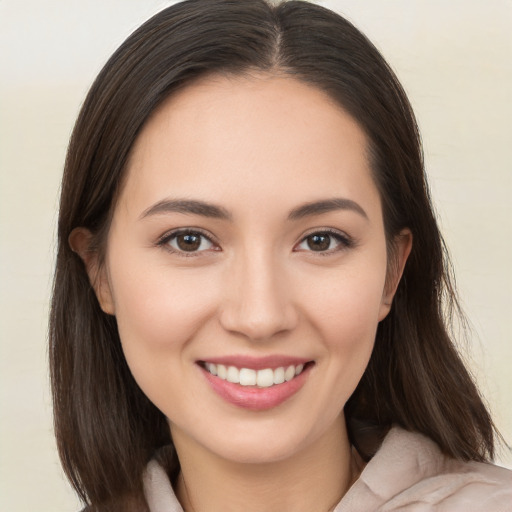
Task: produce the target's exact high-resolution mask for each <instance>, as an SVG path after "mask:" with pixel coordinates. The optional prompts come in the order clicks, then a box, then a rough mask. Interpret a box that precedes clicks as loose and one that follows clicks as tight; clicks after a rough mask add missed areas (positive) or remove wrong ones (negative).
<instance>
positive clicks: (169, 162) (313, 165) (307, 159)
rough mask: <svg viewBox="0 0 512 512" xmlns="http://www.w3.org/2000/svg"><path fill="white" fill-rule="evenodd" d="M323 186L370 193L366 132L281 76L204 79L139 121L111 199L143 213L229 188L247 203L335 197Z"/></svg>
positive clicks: (218, 195) (319, 95)
mask: <svg viewBox="0 0 512 512" xmlns="http://www.w3.org/2000/svg"><path fill="white" fill-rule="evenodd" d="M333 188H335V189H336V190H337V191H338V190H339V192H340V193H343V194H348V195H355V196H358V195H360V194H361V193H362V192H366V193H368V192H371V193H372V194H374V195H375V194H376V189H375V185H374V183H373V180H372V178H371V172H370V168H369V163H368V158H367V140H366V136H365V134H364V133H363V131H362V129H361V128H360V127H359V125H358V124H357V122H356V121H355V120H354V119H353V118H352V117H351V116H350V115H348V114H347V113H346V112H345V111H344V110H343V109H342V107H341V106H340V105H339V104H337V103H336V102H335V101H334V100H332V99H331V98H330V97H329V96H328V95H327V94H326V93H324V92H323V91H321V90H319V89H317V88H315V87H312V86H310V85H308V84H305V83H303V82H300V81H298V80H296V79H294V78H291V77H287V76H274V75H255V76H243V77H225V76H211V77H208V78H205V79H202V80H200V81H198V82H196V83H194V84H193V85H190V86H188V87H186V88H184V89H182V90H180V91H179V92H177V93H175V94H174V95H172V96H171V97H170V98H168V99H167V100H166V101H165V102H164V103H163V104H162V105H161V106H160V107H159V108H158V109H157V111H156V112H155V113H154V114H153V116H152V117H151V118H150V119H149V121H148V122H147V124H146V125H145V127H144V128H143V130H142V131H141V134H140V135H139V137H138V139H137V140H136V142H135V144H134V147H133V150H132V155H131V158H130V163H129V166H128V175H127V180H126V183H125V187H124V190H123V193H122V194H121V199H122V200H124V201H129V202H130V203H131V204H134V203H136V206H137V208H139V209H144V208H146V207H147V206H148V203H151V202H156V201H158V200H161V199H162V195H165V194H168V195H169V194H170V195H172V196H179V197H187V196H189V195H190V194H194V195H198V196H200V197H199V198H201V199H205V200H213V201H219V200H223V195H225V196H226V197H227V196H229V197H232V196H233V195H234V194H233V191H234V190H236V191H237V194H238V195H239V196H240V197H246V198H247V200H252V201H254V202H255V203H256V204H257V202H258V200H259V199H258V198H260V199H261V197H265V198H269V197H271V198H272V197H274V198H279V200H280V201H281V202H283V201H284V202H286V201H288V200H290V203H292V202H293V201H294V200H297V201H300V200H315V199H316V197H314V196H315V194H316V195H318V196H319V197H321V198H325V197H327V196H329V195H337V194H335V193H334V191H333ZM285 192H286V193H285ZM308 194H309V196H310V197H302V196H304V195H308ZM299 196H301V197H299ZM377 199H378V194H377ZM249 202H251V201H249ZM291 206H292V207H293V204H291Z"/></svg>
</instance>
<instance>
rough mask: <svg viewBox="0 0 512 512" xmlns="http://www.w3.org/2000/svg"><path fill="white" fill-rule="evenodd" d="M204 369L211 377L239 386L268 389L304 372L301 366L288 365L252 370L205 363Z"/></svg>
mask: <svg viewBox="0 0 512 512" xmlns="http://www.w3.org/2000/svg"><path fill="white" fill-rule="evenodd" d="M204 367H205V368H206V370H207V371H208V372H210V373H211V374H212V375H216V376H217V377H219V378H220V379H222V380H227V381H228V382H232V383H234V384H240V385H241V386H258V387H260V388H268V387H270V386H274V385H276V384H282V383H283V382H285V381H286V382H288V381H290V380H292V379H293V378H294V377H296V376H297V375H300V374H301V373H302V371H303V370H304V365H303V364H298V365H296V366H294V365H290V366H287V367H286V368H285V367H284V366H281V367H279V368H276V369H275V370H273V369H272V368H264V369H263V370H253V369H251V368H236V367H235V366H229V367H226V366H225V365H223V364H213V363H205V365H204Z"/></svg>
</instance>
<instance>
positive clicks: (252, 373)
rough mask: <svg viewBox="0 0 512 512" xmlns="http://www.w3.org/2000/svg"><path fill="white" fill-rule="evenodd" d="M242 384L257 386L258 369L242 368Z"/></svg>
mask: <svg viewBox="0 0 512 512" xmlns="http://www.w3.org/2000/svg"><path fill="white" fill-rule="evenodd" d="M240 384H241V385H242V386H256V370H251V369H250V368H242V369H241V370H240Z"/></svg>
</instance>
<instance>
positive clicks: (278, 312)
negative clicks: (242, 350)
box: [220, 254, 299, 341]
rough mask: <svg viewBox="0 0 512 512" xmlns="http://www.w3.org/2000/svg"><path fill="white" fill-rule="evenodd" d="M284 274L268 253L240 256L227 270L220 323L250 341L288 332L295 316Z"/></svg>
mask: <svg viewBox="0 0 512 512" xmlns="http://www.w3.org/2000/svg"><path fill="white" fill-rule="evenodd" d="M286 276H287V273H286V272H284V271H283V269H282V268H280V266H279V265H278V264H277V263H276V262H275V261H273V258H272V257H271V256H270V255H268V254H259V255H255V254H252V255H250V256H246V257H241V258H239V259H238V261H236V262H235V263H234V265H233V267H231V268H230V272H229V278H228V282H227V283H226V287H225V290H224V291H225V299H224V301H223V305H222V310H221V312H220V322H221V324H222V326H223V328H224V329H225V330H227V331H229V332H232V333H236V334H238V335H242V336H244V337H245V338H247V339H249V340H250V341H267V340H270V339H271V338H272V337H274V336H275V335H277V334H282V333H285V332H288V331H291V330H293V329H294V328H295V326H296V325H297V323H298V319H299V315H298V311H297V308H296V307H295V305H294V303H293V297H292V292H291V287H290V284H291V283H289V279H287V277H286Z"/></svg>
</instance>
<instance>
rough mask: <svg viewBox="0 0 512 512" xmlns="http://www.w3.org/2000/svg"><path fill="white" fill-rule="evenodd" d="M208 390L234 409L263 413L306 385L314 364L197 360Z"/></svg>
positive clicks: (259, 360) (262, 360)
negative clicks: (208, 386) (233, 406)
mask: <svg viewBox="0 0 512 512" xmlns="http://www.w3.org/2000/svg"><path fill="white" fill-rule="evenodd" d="M198 364H199V367H200V368H201V369H202V371H203V375H204V376H205V378H206V380H207V382H208V383H209V385H210V387H211V389H212V390H213V391H214V392H215V393H216V394H217V395H218V396H220V397H221V398H222V399H223V400H225V401H227V402H228V403H230V404H231V405H235V406H236V407H239V408H243V409H248V410H252V411H263V410H267V409H272V408H273V407H277V406H278V405H281V404H282V403H284V402H286V401H288V399H290V398H291V397H292V396H293V395H295V394H296V393H297V392H298V391H299V390H300V389H301V388H302V386H304V384H305V383H306V380H307V379H308V376H309V375H310V374H311V372H310V370H311V368H312V367H313V366H314V365H315V362H314V361H307V360H298V359H295V360H293V361H292V360H290V358H277V359H276V358H267V359H265V358H263V359H257V360H252V359H247V358H230V360H229V361H227V360H217V361H215V362H213V361H198Z"/></svg>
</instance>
